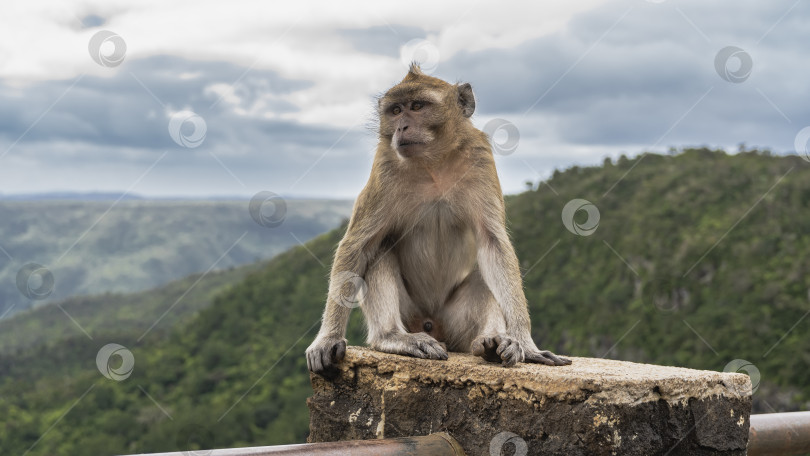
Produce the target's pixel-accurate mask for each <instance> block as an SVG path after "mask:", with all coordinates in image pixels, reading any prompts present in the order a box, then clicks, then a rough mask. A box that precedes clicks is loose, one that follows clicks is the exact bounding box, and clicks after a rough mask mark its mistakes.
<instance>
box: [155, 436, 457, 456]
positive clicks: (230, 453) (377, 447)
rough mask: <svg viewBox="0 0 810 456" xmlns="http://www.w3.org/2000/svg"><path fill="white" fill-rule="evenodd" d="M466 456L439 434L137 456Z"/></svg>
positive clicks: (450, 438) (453, 443)
mask: <svg viewBox="0 0 810 456" xmlns="http://www.w3.org/2000/svg"><path fill="white" fill-rule="evenodd" d="M279 455H288V456H295V455H312V456H337V455H341V456H394V455H405V456H433V455H435V456H465V453H464V450H462V449H461V445H459V444H458V442H456V440H455V439H453V438H452V437H450V434H447V433H444V432H440V433H437V434H430V435H426V436H422V437H403V438H399V439H378V440H349V441H343V442H324V443H303V444H298V445H279V446H267V447H252V448H229V449H222V450H196V451H181V452H174V453H155V454H151V455H145V454H144V455H140V456H279Z"/></svg>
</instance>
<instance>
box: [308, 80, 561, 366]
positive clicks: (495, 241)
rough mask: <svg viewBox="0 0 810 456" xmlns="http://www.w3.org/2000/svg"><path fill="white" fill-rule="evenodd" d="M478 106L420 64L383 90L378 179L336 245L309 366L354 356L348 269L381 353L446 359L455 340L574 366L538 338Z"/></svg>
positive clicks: (466, 88) (499, 354) (504, 355)
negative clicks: (358, 284) (361, 287)
mask: <svg viewBox="0 0 810 456" xmlns="http://www.w3.org/2000/svg"><path fill="white" fill-rule="evenodd" d="M474 110H475V99H474V96H473V92H472V88H471V87H470V85H469V84H456V85H452V84H449V83H447V82H445V81H442V80H441V79H437V78H434V77H431V76H427V75H425V74H423V73H422V72H421V71H420V70H419V67H418V66H416V65H412V66H411V68H410V71H409V72H408V74H407V76H405V78H404V79H403V80H402V82H400V83H399V84H397V85H396V86H394V87H393V88H391V89H390V90H389V91H388V92H387V93H386V94H385V95H384V96H383V97H382V98H381V99H380V101H379V118H380V130H379V145H378V146H377V152H376V155H375V156H374V164H373V166H372V170H371V176H370V177H369V180H368V183H367V184H366V186H365V188H364V189H363V191H362V192H361V193H360V196H359V197H358V199H357V201H356V202H355V205H354V212H353V214H352V217H351V220H350V222H349V227H348V230H347V231H346V235H345V236H344V237H343V240H341V242H340V244H339V245H338V249H337V253H336V255H335V260H334V263H333V265H332V273H331V279H330V284H329V294H328V297H327V301H326V310H325V311H324V315H323V321H322V323H321V329H320V331H319V333H318V336H317V337H316V338H315V341H313V342H312V345H310V346H309V348H308V349H307V365H308V366H309V369H310V370H312V371H314V372H318V373H322V372H324V371H326V370H328V369H329V368H331V367H333V366H334V364H335V363H337V362H339V361H340V360H341V359H343V356H344V354H345V351H346V339H345V338H344V336H345V332H346V324H347V322H348V318H349V312H350V310H351V308H350V307H347V306H345V305H344V304H342V302H345V298H342V296H343V295H342V293H343V292H344V290H345V287H344V285H346V283H345V277H347V274H348V276H349V277H351V276H353V275H354V274H356V276H359V277H362V278H363V279H364V280H365V282H366V284H367V286H368V289H367V293H366V295H365V297H364V299H363V300H362V303H361V309H362V311H363V314H364V316H365V318H366V323H367V326H368V343H369V345H371V347H373V348H375V349H377V350H380V351H384V352H389V353H398V354H404V355H411V356H416V357H420V358H429V359H447V349H449V350H450V351H464V352H472V353H474V354H476V355H479V356H482V357H483V358H484V359H487V360H489V361H499V362H502V363H503V365H505V366H512V365H515V364H516V363H519V362H523V361H526V362H534V363H542V364H548V365H564V364H570V363H571V361H570V360H567V359H565V358H561V357H558V356H556V355H554V354H553V353H551V352H549V351H541V350H540V349H538V348H537V346H536V345H535V344H534V341H533V340H532V338H531V334H530V326H529V325H530V322H529V312H528V308H527V304H526V298H525V296H524V294H523V285H522V279H521V275H520V268H519V266H518V259H517V256H516V255H515V251H514V248H513V247H512V244H511V242H510V240H509V237H508V235H507V232H506V225H505V222H506V220H505V211H504V201H503V195H502V193H501V187H500V183H499V181H498V175H497V173H496V171H495V161H494V159H493V156H492V150H491V148H490V145H489V142H488V140H487V136H486V135H485V134H484V133H483V132H481V131H479V130H477V129H476V128H475V127H474V126H473V124H472V122H470V119H469V117H470V116H471V115H472V113H473V111H474ZM426 322H430V324H429V325H427V326H426V325H425V323H426ZM428 329H429V331H428ZM445 344H446V345H445ZM445 346H446V348H445Z"/></svg>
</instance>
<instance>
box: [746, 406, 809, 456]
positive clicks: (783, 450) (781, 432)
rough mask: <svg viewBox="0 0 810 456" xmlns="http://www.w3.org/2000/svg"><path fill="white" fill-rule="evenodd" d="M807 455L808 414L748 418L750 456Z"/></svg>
mask: <svg viewBox="0 0 810 456" xmlns="http://www.w3.org/2000/svg"><path fill="white" fill-rule="evenodd" d="M805 453H810V412H792V413H766V414H764V415H751V429H750V430H749V431H748V455H749V456H771V455H773V456H785V455H796V454H805Z"/></svg>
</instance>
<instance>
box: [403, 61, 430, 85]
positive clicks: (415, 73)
mask: <svg viewBox="0 0 810 456" xmlns="http://www.w3.org/2000/svg"><path fill="white" fill-rule="evenodd" d="M424 75H425V73H422V69H421V68H419V62H417V61H413V62H411V65H410V66H409V67H408V74H407V75H406V76H405V80H406V81H410V80H413V79H416V78H418V77H419V76H424Z"/></svg>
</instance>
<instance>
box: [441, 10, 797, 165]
mask: <svg viewBox="0 0 810 456" xmlns="http://www.w3.org/2000/svg"><path fill="white" fill-rule="evenodd" d="M640 3H642V2H634V4H632V3H626V2H614V3H610V4H608V5H606V6H604V7H601V8H598V9H595V10H593V11H590V12H588V13H585V14H582V15H580V16H578V17H576V18H575V19H574V20H573V21H572V23H571V24H570V26H569V27H568V29H567V30H565V31H564V32H560V33H557V34H554V35H551V36H546V37H543V38H540V39H537V40H533V41H530V42H526V43H523V44H522V45H520V46H517V47H515V48H513V49H506V50H502V49H498V50H486V51H481V52H472V53H471V52H467V53H462V54H460V55H458V56H456V57H454V58H453V59H451V60H450V61H449V62H443V63H442V65H441V67H440V72H442V73H446V74H453V75H455V74H463V75H465V78H467V79H468V80H472V81H473V82H474V87H475V89H476V94H477V95H478V97H479V106H480V112H481V113H483V114H492V115H495V114H503V113H511V114H512V115H513V116H516V117H522V116H523V114H524V113H525V112H526V111H527V110H529V109H530V107H531V106H532V105H534V107H533V108H531V111H530V112H529V115H532V114H536V115H540V116H543V117H544V118H547V119H549V120H553V121H554V125H555V127H556V128H557V133H558V134H559V135H560V139H561V140H563V141H565V142H568V143H572V144H587V145H645V144H646V145H652V144H653V143H654V142H655V141H657V140H658V139H659V138H661V137H662V136H663V139H662V144H661V145H662V146H666V145H670V144H673V145H680V144H700V143H708V144H717V145H722V144H735V143H739V142H748V143H749V144H760V145H764V146H773V147H775V148H777V149H779V150H781V151H789V150H791V149H792V141H793V136H794V135H795V133H796V131H798V129H800V128H801V126H802V125H805V124H807V123H808V122H810V117H808V109H807V103H806V102H805V101H804V100H807V98H808V85H807V84H805V83H804V82H803V81H804V80H805V78H804V76H802V75H806V74H807V73H808V71H809V70H810V61H808V60H806V59H800V58H797V57H798V56H799V55H802V53H803V52H804V50H803V49H804V48H805V44H804V43H806V38H807V34H808V32H807V31H806V30H805V29H806V27H805V26H804V22H803V21H802V20H801V18H802V17H804V18H806V17H807V15H808V13H810V5H806V4H802V5H799V6H797V7H795V8H794V9H793V10H792V11H791V12H790V14H789V18H788V17H786V18H785V19H783V20H782V21H781V22H779V23H778V24H777V21H778V19H779V17H780V16H781V15H782V14H783V13H784V12H785V11H786V10H787V9H788V8H790V6H791V5H792V4H793V3H794V2H779V3H778V5H777V4H775V3H770V4H768V5H767V6H766V5H764V4H761V3H754V2H741V3H737V4H734V5H731V4H727V3H726V4H724V5H718V4H706V3H700V2H696V1H691V2H679V3H678V4H677V5H669V4H666V3H663V4H643V5H642V4H640ZM630 6H632V9H630ZM628 9H629V13H627V14H626V16H624V17H623V18H622V16H623V15H624V14H625V13H626V12H627V11H628ZM620 18H621V20H619V19H620ZM617 21H618V23H617ZM690 21H691V22H692V24H695V26H697V27H698V29H699V30H700V31H698V30H696V29H695V26H693V25H692V24H690ZM698 23H699V24H700V25H698ZM774 24H776V27H774V28H773V29H772V30H771V32H770V33H768V34H767V35H765V34H766V32H768V29H769V28H770V27H771V26H773V25H774ZM611 27H613V29H612V30H611V31H610V32H609V33H608V34H606V35H605V36H604V38H603V39H602V40H601V41H599V39H600V36H602V34H604V33H605V32H606V31H607V30H609V29H611ZM763 36H764V39H763ZM760 40H761V41H760ZM597 42H598V44H596V45H594V43H597ZM727 45H737V46H740V47H741V48H743V49H744V50H746V52H749V54H750V55H752V58H753V62H754V68H753V71H752V75H751V77H750V78H749V79H748V80H747V81H745V82H743V83H740V84H733V83H729V82H727V81H724V80H723V79H721V78H720V76H719V75H718V74H717V72H716V71H715V68H714V58H715V55H716V54H717V52H718V51H719V50H720V49H721V48H722V47H725V46H727ZM583 56H584V57H583ZM580 59H581V60H580ZM734 63H735V62H731V64H732V65H733V64H734ZM707 92H708V94H707V95H706V93H707ZM704 95H705V97H704ZM701 97H704V98H703V99H702V100H701ZM538 100H539V101H538ZM699 100H701V101H700V102H699V103H698V101H699ZM769 100H770V101H769ZM535 103H536V104H535ZM696 103H697V105H696V106H694V105H695V104H696ZM771 103H772V104H773V105H775V106H776V107H774V106H773V105H772V104H771ZM693 106H694V108H692V107H693ZM690 109H692V110H691V111H690ZM780 111H781V113H780ZM782 114H784V116H783V115H782ZM682 117H683V118H682ZM785 117H787V119H790V121H789V122H788V120H787V119H786V118H785ZM681 118H682V119H681ZM676 124H677V125H676ZM673 127H674V128H673ZM670 128H672V131H671V132H670V133H669V134H666V133H667V131H668V130H669V129H670ZM665 134H666V135H665ZM664 135H665V136H664Z"/></svg>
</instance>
